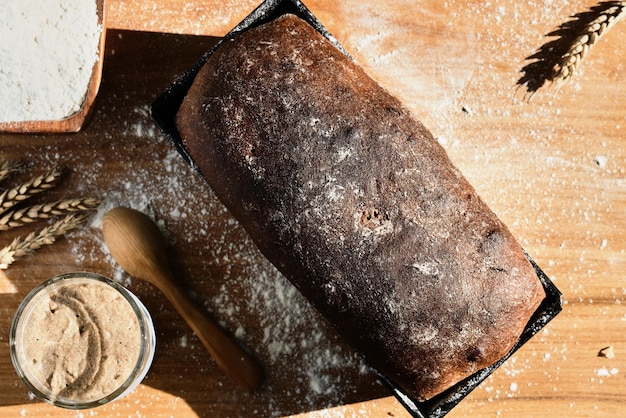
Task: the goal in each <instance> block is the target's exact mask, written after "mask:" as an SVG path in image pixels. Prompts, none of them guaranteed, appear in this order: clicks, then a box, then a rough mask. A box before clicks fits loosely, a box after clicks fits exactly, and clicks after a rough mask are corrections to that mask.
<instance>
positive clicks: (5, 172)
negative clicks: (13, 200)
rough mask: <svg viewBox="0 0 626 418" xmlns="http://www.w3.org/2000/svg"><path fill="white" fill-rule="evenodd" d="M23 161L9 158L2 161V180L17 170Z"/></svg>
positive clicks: (0, 179)
mask: <svg viewBox="0 0 626 418" xmlns="http://www.w3.org/2000/svg"><path fill="white" fill-rule="evenodd" d="M21 165H22V163H21V162H20V161H18V160H7V161H2V163H0V181H2V180H4V179H6V178H7V177H9V175H11V173H13V172H15V171H17V169H18V168H20V167H21Z"/></svg>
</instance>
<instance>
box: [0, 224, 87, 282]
mask: <svg viewBox="0 0 626 418" xmlns="http://www.w3.org/2000/svg"><path fill="white" fill-rule="evenodd" d="M88 217H89V215H88V214H86V213H72V214H69V215H67V216H65V217H64V218H62V219H60V220H58V221H56V222H55V223H53V224H52V225H49V226H46V227H45V228H43V229H40V230H39V231H35V232H32V233H30V234H28V235H27V236H26V238H23V239H22V238H16V239H14V240H13V242H12V243H11V244H10V245H8V246H6V247H4V248H3V249H1V250H0V269H3V270H6V269H7V268H8V267H9V265H11V264H12V263H13V262H14V261H15V260H16V259H17V258H20V257H24V256H26V255H29V254H32V253H33V252H34V251H36V250H37V249H39V248H41V247H42V246H44V245H50V244H52V243H54V242H55V241H56V239H57V238H58V237H59V236H61V235H63V234H65V233H67V232H69V231H71V230H72V229H75V228H77V227H78V226H80V224H82V223H83V222H84V221H85V220H86V219H87V218H88Z"/></svg>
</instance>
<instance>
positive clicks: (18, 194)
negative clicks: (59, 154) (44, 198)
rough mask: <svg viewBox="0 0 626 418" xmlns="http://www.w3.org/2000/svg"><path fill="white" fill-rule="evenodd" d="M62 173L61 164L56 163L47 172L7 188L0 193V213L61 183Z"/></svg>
mask: <svg viewBox="0 0 626 418" xmlns="http://www.w3.org/2000/svg"><path fill="white" fill-rule="evenodd" d="M62 174H63V169H62V168H61V167H60V166H57V165H55V166H54V167H52V168H51V169H50V170H48V171H47V172H46V173H44V174H42V175H39V176H36V177H33V178H32V179H30V180H29V181H28V182H26V183H24V184H21V185H19V186H16V187H14V188H12V189H8V190H5V191H4V192H3V193H2V194H1V195H0V214H2V213H4V212H6V211H7V210H9V209H10V208H12V207H13V206H15V205H17V204H18V203H20V202H22V201H24V200H26V199H28V198H29V197H31V196H33V195H35V194H37V193H41V192H43V191H46V190H48V189H51V188H52V187H54V186H56V185H57V184H58V183H59V180H60V179H61V175H62Z"/></svg>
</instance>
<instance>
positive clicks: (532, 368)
mask: <svg viewBox="0 0 626 418" xmlns="http://www.w3.org/2000/svg"><path fill="white" fill-rule="evenodd" d="M305 4H306V5H307V6H308V7H309V9H310V10H311V11H312V12H313V13H314V14H315V15H316V16H317V17H318V19H319V20H320V21H321V22H322V23H323V24H324V25H325V26H326V27H327V29H329V30H330V32H331V33H332V34H334V35H335V37H336V38H337V39H338V40H339V42H340V43H342V44H343V45H344V47H345V48H346V49H347V50H348V51H349V52H350V53H351V54H352V55H353V57H354V58H355V60H356V61H357V62H358V63H359V64H360V65H362V66H363V67H364V68H365V70H366V71H367V72H368V73H369V74H370V75H371V76H372V77H373V78H375V79H376V80H377V81H378V82H379V83H380V84H381V85H383V86H384V87H385V88H387V89H388V90H389V91H391V92H392V93H393V94H395V95H396V96H398V97H399V98H400V99H401V100H402V101H403V102H404V103H405V105H406V106H407V107H408V108H409V109H410V110H411V111H412V112H413V113H414V114H415V116H416V117H417V118H418V119H420V120H421V121H422V122H423V123H424V124H425V125H426V126H427V127H428V128H429V129H430V130H431V131H432V132H433V133H434V134H435V136H436V137H437V138H438V139H439V140H440V142H441V143H442V144H443V146H444V147H445V148H446V150H447V151H448V152H449V154H450V156H451V158H452V160H453V161H454V162H455V163H456V164H457V166H458V167H459V169H460V170H461V171H462V172H463V173H464V174H465V175H466V177H467V178H468V179H469V181H470V183H472V184H473V185H474V186H475V188H476V189H477V191H478V192H479V194H480V195H481V196H482V197H483V198H484V200H485V201H486V202H487V203H488V204H489V206H490V207H491V208H492V209H493V210H494V211H495V212H496V213H497V214H498V215H499V216H500V217H501V219H502V220H503V221H504V222H505V223H506V224H507V225H508V226H509V227H510V229H511V231H512V232H513V234H514V235H515V236H516V237H517V238H518V239H519V241H520V243H521V244H522V245H523V246H524V247H525V249H526V250H527V251H528V252H529V253H530V255H531V256H532V257H533V258H534V259H535V261H536V262H537V263H538V264H539V266H541V267H542V269H543V270H544V271H545V272H546V274H547V275H548V276H549V277H550V278H551V279H552V280H553V281H554V283H555V284H556V285H557V286H558V287H559V288H560V290H561V291H562V292H563V302H564V310H563V312H562V313H561V314H560V315H559V316H558V317H557V318H556V319H555V320H554V321H552V322H551V323H550V324H549V325H548V326H547V327H546V328H545V329H544V330H543V331H542V332H540V333H539V334H538V335H537V336H535V337H534V338H533V339H532V340H531V341H530V342H529V343H528V344H526V345H525V346H524V347H523V348H522V349H521V350H520V351H519V352H517V353H516V354H515V355H514V356H513V357H512V358H511V359H510V360H509V361H507V362H506V363H505V364H504V365H503V366H502V367H501V368H500V369H499V370H498V371H497V372H495V373H494V374H493V375H492V376H491V377H489V378H488V379H487V380H486V381H485V382H484V383H483V384H482V385H480V386H479V387H478V388H477V389H476V390H475V391H474V392H473V393H471V394H470V395H469V397H468V398H466V399H465V400H464V401H463V402H461V404H460V405H459V406H457V407H456V408H455V409H454V410H453V411H452V412H451V413H450V414H449V415H448V416H449V417H465V416H472V417H497V416H505V417H527V416H533V417H538V416H551V417H555V418H556V417H605V416H606V417H615V416H619V414H620V413H621V411H623V410H624V408H626V332H625V331H626V303H624V302H625V300H626V283H625V278H624V272H625V271H626V252H625V241H626V147H625V145H626V143H625V140H626V138H625V136H626V133H625V130H626V81H625V80H624V79H623V76H622V72H624V71H625V69H626V68H625V65H626V64H625V63H626V47H625V46H624V42H622V41H623V39H626V23H622V24H618V25H617V26H616V27H615V28H614V29H612V30H611V31H610V32H609V33H608V34H607V35H606V36H605V37H603V38H602V39H601V41H600V42H599V43H598V44H597V45H596V46H595V47H594V48H593V49H592V50H591V52H590V53H589V55H588V56H587V57H586V58H585V60H584V61H583V63H582V64H581V66H580V68H579V72H578V73H577V74H576V76H575V77H574V78H573V79H572V80H571V81H570V82H569V83H567V84H565V85H564V86H562V87H561V88H560V89H555V88H549V87H544V88H542V89H540V90H539V91H538V92H537V93H536V94H535V95H534V96H533V97H532V99H531V100H528V99H527V98H525V97H524V92H523V91H522V90H521V89H516V86H515V84H516V81H517V80H518V79H519V77H520V76H521V73H520V69H521V68H522V67H523V66H524V65H525V63H526V62H525V59H526V57H528V56H529V55H531V54H533V53H534V52H535V51H536V50H537V49H538V48H539V47H540V46H541V45H542V44H543V43H545V42H547V41H548V40H549V39H550V38H547V37H546V34H548V33H549V32H551V31H553V30H554V29H556V28H557V27H558V25H560V24H561V23H563V22H565V21H566V20H568V18H569V16H571V15H573V14H574V13H577V12H581V11H584V10H586V9H587V8H588V7H589V6H591V5H593V4H594V2H593V1H588V0H580V1H568V2H565V1H558V2H557V1H551V2H548V1H542V0H537V1H534V0H531V1H523V2H519V1H515V0H499V1H492V2H484V1H479V0H472V1H457V0H450V1H445V2H442V1H439V0H424V1H415V0H397V1H394V2H393V4H392V5H391V4H390V5H385V6H384V7H382V6H380V4H381V2H380V1H378V0H345V1H341V2H337V1H334V0H309V1H308V2H305ZM256 5H257V2H255V1H251V0H239V1H231V0H229V1H221V0H220V1H218V0H213V1H212V0H203V1H200V0H169V1H157V0H117V1H116V0H109V1H108V2H107V4H106V16H105V22H106V26H107V28H108V29H107V30H108V32H107V42H106V50H105V56H104V73H103V81H102V85H101V89H100V93H99V95H98V98H97V100H96V104H95V108H94V112H93V116H92V118H91V119H90V121H89V123H88V124H87V125H86V126H85V127H84V129H83V130H82V132H80V133H78V134H72V135H8V134H5V135H0V159H2V160H5V159H10V158H21V159H23V160H24V161H25V162H26V171H25V172H24V173H22V174H20V176H21V177H27V176H28V175H29V174H33V173H35V172H40V171H43V170H45V169H46V168H48V167H50V166H51V165H52V164H55V163H63V164H64V165H66V166H67V167H68V169H69V173H68V175H67V177H66V179H65V180H64V182H63V183H62V184H61V185H60V186H59V187H58V188H56V189H55V190H53V191H50V192H47V193H46V196H48V197H46V199H48V198H49V199H53V198H58V197H73V196H79V195H95V196H98V197H100V198H102V199H103V204H102V207H101V208H100V210H98V211H97V213H96V214H95V215H94V219H93V221H92V222H91V224H90V225H89V226H87V227H85V228H82V229H80V230H78V231H76V232H73V233H71V234H69V235H68V236H67V237H66V238H63V239H60V240H59V241H58V242H57V243H55V244H54V245H52V246H49V247H46V248H43V249H41V250H39V251H38V252H37V253H36V254H35V255H33V256H31V257H29V258H27V259H21V260H18V261H16V262H15V263H14V264H13V265H11V266H10V267H9V268H8V269H7V270H5V271H0V299H1V303H0V328H1V329H2V332H1V333H0V341H2V345H3V347H4V348H3V349H2V350H1V351H0V373H1V375H2V377H3V379H1V380H0V415H2V416H27V417H30V416H49V417H68V416H71V417H74V416H133V417H195V416H198V417H251V416H259V417H266V416H291V415H302V416H306V417H354V416H368V417H369V416H372V417H391V416H393V417H401V416H408V415H407V413H406V412H405V411H404V410H403V408H402V407H401V406H400V404H399V403H398V402H397V401H396V400H395V399H394V398H392V397H390V395H389V392H387V391H386V389H385V388H384V387H382V386H381V385H380V384H379V383H378V382H377V380H376V378H375V377H374V376H373V375H372V374H371V373H370V372H368V370H367V368H366V367H364V365H363V364H361V363H360V361H359V360H358V359H357V358H356V356H355V355H354V354H353V353H352V352H351V351H350V349H349V348H347V347H346V346H345V345H344V344H343V343H342V341H341V340H340V339H339V338H338V337H337V335H336V334H335V333H334V332H333V331H332V330H331V329H330V328H329V326H328V325H327V324H326V323H325V322H324V321H323V320H322V319H321V318H320V317H319V316H318V315H317V314H316V313H315V312H314V311H313V310H312V309H311V308H310V307H309V306H308V304H307V303H306V301H304V300H303V299H302V298H301V297H300V296H299V295H298V294H297V293H296V292H295V290H294V289H293V288H292V287H291V286H290V285H289V284H288V283H286V282H285V280H284V278H282V276H280V274H278V273H277V272H276V271H275V270H274V269H273V268H272V267H271V266H270V265H269V263H268V262H267V261H265V260H264V259H263V257H261V256H260V254H259V253H258V251H257V250H256V248H255V247H254V246H253V245H252V243H251V241H250V240H249V239H248V237H247V236H246V234H245V232H244V231H243V230H242V229H241V227H240V226H239V225H238V224H237V223H236V222H235V221H234V219H233V218H232V217H231V216H230V215H229V214H228V213H227V212H226V210H225V209H224V207H223V206H222V205H221V204H220V203H219V201H218V200H217V199H216V198H215V196H214V195H213V194H212V193H211V191H210V190H208V188H207V187H206V186H205V184H204V183H203V182H202V181H201V180H200V179H199V178H198V177H197V176H196V175H195V174H194V173H193V172H192V171H191V170H190V169H189V167H187V165H186V164H185V163H184V161H183V159H182V158H181V157H180V156H179V155H178V154H177V153H176V152H175V151H174V149H173V147H172V146H171V145H170V144H169V143H168V141H167V140H166V139H165V137H164V136H163V135H162V134H161V133H160V132H159V131H158V129H157V128H156V127H155V125H154V123H153V122H152V121H151V119H150V115H149V105H150V103H151V102H152V100H153V99H154V98H155V97H156V96H157V95H158V94H160V92H161V91H162V90H163V89H164V88H165V87H166V86H167V85H168V84H169V83H170V82H171V81H172V80H173V79H174V77H175V76H176V75H178V74H180V73H181V72H182V71H183V70H185V69H186V68H187V67H188V66H189V65H190V64H192V63H193V62H194V61H195V60H196V59H197V58H198V57H199V55H200V54H201V53H202V52H203V51H205V50H206V49H208V48H209V47H210V46H211V45H213V43H214V42H216V40H217V39H218V37H220V36H222V35H224V34H225V33H226V32H227V31H228V30H229V29H230V28H231V27H233V26H234V25H235V24H236V23H238V22H239V21H240V20H241V19H242V18H243V17H244V16H246V15H247V14H248V13H250V12H251V11H252V10H253V9H254V7H255V6H256ZM18 177H19V176H18ZM11 181H19V178H17V179H10V180H8V181H6V184H4V183H3V185H2V186H7V185H9V184H10V183H11ZM117 205H123V206H131V207H134V208H136V209H139V210H142V211H145V212H148V213H150V214H151V215H152V216H153V217H154V218H155V219H157V220H158V222H159V224H160V225H161V227H162V228H163V229H164V230H165V231H166V233H167V236H168V242H169V244H170V250H171V251H170V261H171V264H172V265H173V269H174V271H175V272H176V274H177V276H178V277H179V278H180V279H181V280H184V281H185V282H186V283H187V284H188V285H189V287H190V288H191V289H193V292H194V295H195V297H196V298H197V299H198V301H199V302H200V303H201V304H202V306H204V307H205V309H206V310H207V311H210V312H212V313H213V315H214V316H215V317H217V318H219V320H220V321H221V322H222V323H223V324H224V325H225V326H226V327H227V328H228V329H230V330H231V331H232V332H233V333H235V334H236V335H237V336H238V337H239V338H240V339H241V341H243V342H244V344H245V345H246V346H247V347H249V348H250V349H251V350H252V351H253V352H254V353H255V354H256V355H257V356H258V358H259V359H260V360H261V362H262V363H263V364H264V366H265V369H266V373H267V379H266V383H265V384H264V385H263V387H262V388H260V389H259V390H258V391H255V392H252V393H245V392H241V391H239V390H237V389H236V388H234V387H233V385H232V384H231V383H230V382H229V381H228V380H226V379H225V378H224V377H223V376H222V375H221V374H220V372H219V370H218V369H217V367H216V366H215V364H214V363H213V362H212V360H211V359H210V357H209V355H208V354H207V353H206V351H205V350H204V348H203V347H202V346H201V345H200V343H199V342H198V340H197V339H196V338H195V337H194V335H193V334H192V333H191V331H190V330H189V329H188V328H187V326H186V324H185V323H184V322H183V321H182V320H181V319H180V318H179V317H178V316H177V314H176V313H175V312H174V311H173V309H172V307H171V306H170V305H169V304H168V302H167V301H166V300H164V298H163V296H162V295H161V294H160V293H159V292H158V291H157V290H155V289H154V288H153V287H151V286H150V285H148V284H145V283H142V282H140V281H138V280H134V279H132V278H130V277H129V276H128V275H126V274H125V273H124V272H123V271H121V270H120V268H119V267H117V266H116V265H115V263H114V262H113V260H112V259H111V257H110V255H109V254H108V252H107V250H106V247H105V245H104V244H103V241H102V236H101V231H100V229H99V220H100V218H101V215H102V214H103V212H104V211H105V210H106V209H108V208H111V207H114V206H117ZM27 231H28V228H26V229H24V230H22V229H19V230H11V231H3V232H1V233H0V235H1V237H0V238H1V239H2V241H0V245H6V244H8V243H9V242H10V240H11V239H12V238H14V237H16V236H20V235H22V234H24V233H26V232H27ZM73 270H89V271H94V272H97V273H101V274H104V275H108V276H111V277H113V278H115V279H116V280H119V281H121V282H122V283H123V284H125V285H127V286H128V287H129V288H130V289H131V290H132V291H134V292H135V293H136V294H137V295H138V296H139V297H140V298H141V299H142V300H143V301H144V303H145V304H146V305H147V307H148V309H149V310H150V312H151V313H152V315H153V318H154V322H155V325H156V327H157V330H158V348H157V353H156V357H155V361H154V364H153V366H152V369H151V370H150V372H149V374H148V376H147V377H146V379H145V380H144V382H143V383H142V384H141V385H140V386H139V388H138V389H137V390H136V391H134V392H133V393H131V394H130V395H128V396H127V397H126V398H124V399H122V400H119V401H117V402H114V403H111V404H109V405H106V406H103V407H100V408H97V409H94V410H91V411H86V412H84V413H83V414H78V413H76V412H75V411H67V410H63V409H58V408H54V407H52V406H49V405H47V404H44V403H42V402H39V401H37V400H36V399H32V397H31V396H30V395H29V393H28V391H27V390H26V389H25V387H24V386H23V385H22V384H21V383H20V382H19V380H18V378H17V376H16V375H15V373H14V370H13V368H12V366H11V361H10V358H9V350H8V328H9V324H10V321H11V318H12V316H13V313H14V311H15V309H16V308H17V306H18V304H19V302H20V301H21V299H22V298H23V297H24V296H25V295H26V293H28V291H30V290H31V289H32V288H33V287H34V286H35V285H36V284H37V283H39V282H40V281H42V280H44V279H46V278H48V277H50V276H53V275H56V274H59V273H63V272H67V271H73ZM607 346H612V347H613V348H614V352H615V357H614V358H605V357H599V356H598V352H599V350H601V349H602V348H604V347H607Z"/></svg>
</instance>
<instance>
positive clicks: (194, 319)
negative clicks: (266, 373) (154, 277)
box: [154, 272, 263, 390]
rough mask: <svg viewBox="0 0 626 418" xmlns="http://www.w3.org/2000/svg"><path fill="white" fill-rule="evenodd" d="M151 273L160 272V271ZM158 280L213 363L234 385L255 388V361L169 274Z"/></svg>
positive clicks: (257, 382) (258, 372)
mask: <svg viewBox="0 0 626 418" xmlns="http://www.w3.org/2000/svg"><path fill="white" fill-rule="evenodd" d="M154 274H158V275H163V274H165V273H162V272H154ZM162 279H163V280H159V281H158V283H162V285H161V286H159V288H160V290H161V291H162V292H163V294H164V295H165V296H166V297H167V298H168V299H169V301H170V302H171V303H172V305H174V308H176V310H177V311H178V312H179V313H180V315H181V316H182V317H183V318H184V319H185V321H187V324H188V325H189V326H190V327H191V329H192V330H193V331H194V333H195V334H196V336H198V338H199V339H200V341H201V342H202V344H203V345H204V346H205V347H206V349H207V350H208V351H209V353H210V354H211V356H212V357H213V359H214V360H215V362H216V363H217V365H218V366H219V368H220V369H222V371H223V372H224V374H225V375H226V376H228V377H229V378H230V379H231V380H232V381H233V382H234V383H235V384H236V385H237V386H239V387H240V388H242V389H245V390H253V389H256V388H257V387H258V386H259V385H260V384H261V380H262V378H263V372H262V370H261V367H260V366H259V364H258V363H257V361H256V360H255V359H254V358H253V357H252V356H251V355H250V354H248V353H247V352H246V351H245V350H244V349H243V348H242V347H241V346H240V345H239V344H238V343H237V341H235V339H234V338H233V337H232V336H231V335H230V334H229V333H228V332H227V331H226V330H224V329H223V328H222V327H221V326H220V325H219V324H218V323H217V322H216V321H215V320H214V319H213V318H212V317H210V316H209V314H208V313H207V312H204V311H203V310H201V309H200V308H199V306H198V305H197V303H196V302H195V301H194V300H193V299H191V297H190V296H189V295H188V294H187V293H186V292H185V291H183V290H182V289H181V288H180V287H179V286H176V285H173V284H172V285H170V284H169V283H175V282H174V281H173V280H172V278H170V277H162Z"/></svg>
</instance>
